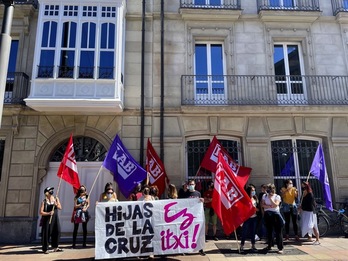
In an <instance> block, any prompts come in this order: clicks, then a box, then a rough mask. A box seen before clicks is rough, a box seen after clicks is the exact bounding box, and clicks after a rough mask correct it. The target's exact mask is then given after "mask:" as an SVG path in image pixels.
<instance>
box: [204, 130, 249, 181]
mask: <svg viewBox="0 0 348 261" xmlns="http://www.w3.org/2000/svg"><path fill="white" fill-rule="evenodd" d="M220 151H221V152H222V155H223V157H224V159H225V160H226V162H227V163H228V165H229V166H230V167H231V169H232V172H233V174H234V175H235V176H236V177H237V179H238V181H239V183H240V184H241V185H242V187H244V186H245V184H246V183H247V182H248V179H249V176H250V173H251V170H252V168H249V167H244V166H240V165H238V164H237V163H236V162H235V161H234V160H233V159H232V158H231V156H230V155H229V154H228V152H227V151H226V150H225V149H224V148H223V147H222V146H221V144H220V142H219V141H218V139H217V138H216V137H215V136H214V138H213V140H212V141H211V143H210V145H209V147H208V150H207V152H206V153H205V155H204V158H203V160H202V162H201V167H203V168H205V169H207V170H209V171H211V172H215V171H216V165H217V163H218V156H219V152H220Z"/></svg>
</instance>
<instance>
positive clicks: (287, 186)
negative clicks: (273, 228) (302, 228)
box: [280, 179, 299, 241]
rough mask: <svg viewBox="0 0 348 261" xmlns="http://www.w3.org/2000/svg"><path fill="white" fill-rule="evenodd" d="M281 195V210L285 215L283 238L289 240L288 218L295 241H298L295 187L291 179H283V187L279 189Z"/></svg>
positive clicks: (296, 194) (296, 193)
mask: <svg viewBox="0 0 348 261" xmlns="http://www.w3.org/2000/svg"><path fill="white" fill-rule="evenodd" d="M280 195H281V196H282V210H283V213H284V217H285V240H289V230H290V219H291V220H292V227H293V229H294V233H295V239H296V241H299V237H298V227H297V205H296V199H297V196H298V192H297V189H296V188H295V187H294V186H293V184H292V180H291V179H286V180H284V187H282V188H281V190H280Z"/></svg>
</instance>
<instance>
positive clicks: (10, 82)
mask: <svg viewBox="0 0 348 261" xmlns="http://www.w3.org/2000/svg"><path fill="white" fill-rule="evenodd" d="M17 53H18V40H12V41H11V49H10V58H9V62H8V68H7V79H6V87H5V97H4V102H5V103H6V102H11V100H12V92H13V86H14V83H15V76H16V74H15V72H16V62H17Z"/></svg>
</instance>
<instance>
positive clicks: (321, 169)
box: [309, 144, 333, 211]
mask: <svg viewBox="0 0 348 261" xmlns="http://www.w3.org/2000/svg"><path fill="white" fill-rule="evenodd" d="M309 172H310V173H311V174H312V175H313V176H315V177H316V178H317V179H319V181H320V183H321V185H322V187H323V191H324V199H325V203H326V208H328V209H330V210H331V211H332V210H333V208H332V199H331V190H330V183H329V177H328V175H327V171H326V165H325V158H324V152H323V148H322V146H321V144H319V146H318V148H317V152H316V153H315V156H314V159H313V163H312V166H311V169H310V171H309Z"/></svg>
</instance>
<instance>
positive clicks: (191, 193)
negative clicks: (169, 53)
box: [185, 179, 206, 256]
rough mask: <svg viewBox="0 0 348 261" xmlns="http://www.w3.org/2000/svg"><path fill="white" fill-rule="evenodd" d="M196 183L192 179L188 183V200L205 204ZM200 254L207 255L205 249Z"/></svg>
mask: <svg viewBox="0 0 348 261" xmlns="http://www.w3.org/2000/svg"><path fill="white" fill-rule="evenodd" d="M195 186H196V182H195V181H194V180H193V179H191V180H190V181H189V182H188V191H187V192H186V194H185V195H186V198H199V199H200V200H201V201H202V202H204V199H203V198H202V197H201V192H199V191H197V190H195ZM199 253H200V254H201V255H202V256H205V255H206V253H205V252H204V251H203V249H201V250H199Z"/></svg>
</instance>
